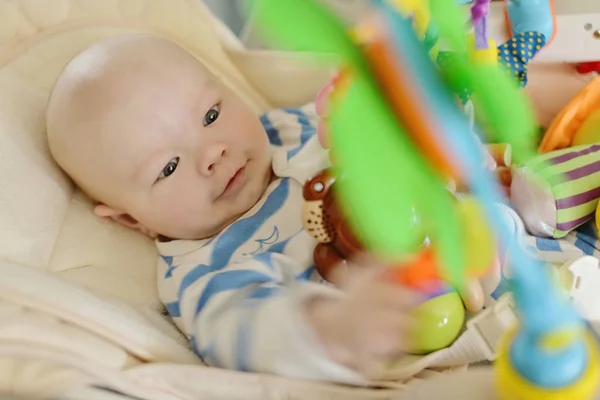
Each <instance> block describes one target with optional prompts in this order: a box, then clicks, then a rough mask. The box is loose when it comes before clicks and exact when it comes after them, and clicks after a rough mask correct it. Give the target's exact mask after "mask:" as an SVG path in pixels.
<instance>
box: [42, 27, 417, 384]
mask: <svg viewBox="0 0 600 400" xmlns="http://www.w3.org/2000/svg"><path fill="white" fill-rule="evenodd" d="M317 122H318V116H317V115H316V113H315V111H314V105H312V104H310V105H307V106H306V107H303V108H301V109H285V110H273V111H271V112H268V113H267V114H265V115H263V116H262V117H261V118H259V117H257V116H255V114H254V112H253V111H252V110H251V109H250V108H249V107H248V106H247V105H246V104H244V102H243V101H242V100H241V99H240V98H239V97H238V96H237V95H236V94H235V93H234V92H232V91H231V90H230V89H228V88H227V87H226V86H225V85H224V84H223V83H222V82H221V81H220V80H219V79H218V78H217V77H216V76H214V75H213V74H212V73H211V72H210V71H208V70H207V69H206V68H205V67H204V66H203V65H202V64H201V63H200V62H198V60H196V59H195V58H194V57H193V56H191V55H190V54H189V53H187V52H186V51H184V50H183V49H181V48H179V47H178V46H176V45H174V44H172V43H170V42H168V41H165V40H162V39H158V38H154V37H151V36H146V35H131V36H123V37H118V38H113V39H109V40H107V41H104V42H101V43H99V44H96V45H94V46H92V47H90V48H89V49H87V50H85V51H84V52H83V53H81V54H79V55H78V56H77V57H76V58H75V59H74V60H73V61H72V62H71V63H70V64H69V65H68V66H67V67H66V68H65V70H64V72H63V73H62V75H61V76H60V78H59V79H58V82H57V83H56V86H55V89H54V91H53V93H52V96H51V99H50V103H49V106H48V111H47V127H48V140H49V145H50V149H51V152H52V155H53V156H54V158H55V160H56V161H57V163H58V164H59V165H60V166H61V167H62V168H63V169H64V171H65V172H66V173H67V174H68V175H69V176H70V177H71V178H72V179H73V180H74V181H75V182H76V184H77V185H79V187H80V188H81V189H82V190H83V191H84V192H85V193H87V194H88V195H89V196H90V197H91V198H92V199H94V201H95V202H96V204H97V205H96V206H95V208H94V212H95V213H96V215H98V216H99V217H103V218H111V219H113V220H114V221H116V222H118V223H121V224H123V225H125V226H127V227H129V228H132V229H136V230H138V231H140V232H142V233H144V234H146V235H148V236H150V237H152V238H155V239H156V243H157V246H158V249H159V252H160V255H161V259H160V260H159V269H158V286H159V293H160V296H161V299H162V301H163V302H164V304H165V306H166V308H167V310H168V311H169V313H170V315H171V316H172V318H173V320H174V321H175V322H176V323H177V325H178V326H179V328H180V329H181V330H182V331H183V332H184V333H185V334H186V335H187V336H188V337H189V340H190V342H191V344H192V346H193V347H194V349H195V351H196V353H197V354H198V355H199V356H200V357H202V358H203V360H204V361H206V362H207V363H208V364H209V365H213V366H218V367H223V368H231V369H238V370H242V371H254V372H268V373H274V374H279V375H286V376H293V377H297V378H308V379H321V380H332V381H338V382H347V383H354V384H360V383H364V382H366V379H367V376H368V374H369V373H371V372H374V371H375V369H376V368H377V367H378V366H379V365H381V363H382V362H383V361H385V360H387V359H388V358H390V357H393V356H395V355H397V354H399V353H401V352H402V351H404V350H405V347H406V342H407V337H408V336H409V335H410V334H411V331H410V327H411V320H410V317H409V314H408V313H407V311H408V310H409V309H410V308H411V307H412V306H414V305H415V304H417V303H418V302H419V301H420V298H419V296H418V295H417V294H415V293H413V292H411V291H410V290H408V289H406V288H402V287H398V286H396V285H392V284H390V283H386V281H384V280H383V279H381V272H382V268H380V267H377V266H376V265H372V263H370V262H368V261H364V262H362V263H360V264H361V265H364V264H370V265H369V268H362V269H361V268H351V269H350V270H349V273H347V274H345V275H344V279H343V281H342V280H340V281H339V282H336V283H337V285H336V287H333V286H331V285H327V284H323V280H322V279H321V277H319V276H318V274H317V273H316V271H315V269H314V267H313V261H312V250H313V249H314V246H315V242H314V241H313V239H311V237H310V236H309V235H308V234H307V233H306V232H305V231H304V229H303V228H302V225H301V218H300V210H301V205H302V201H303V200H302V190H303V184H304V182H305V181H306V180H307V179H309V178H310V177H311V176H312V175H314V174H315V173H316V172H318V171H320V170H321V169H323V168H325V167H327V166H328V165H329V164H328V156H327V151H326V150H324V149H323V148H322V147H321V146H320V145H319V142H318V140H317V137H316V135H315V134H314V132H315V126H316V124H317ZM124 267H125V268H126V266H124Z"/></svg>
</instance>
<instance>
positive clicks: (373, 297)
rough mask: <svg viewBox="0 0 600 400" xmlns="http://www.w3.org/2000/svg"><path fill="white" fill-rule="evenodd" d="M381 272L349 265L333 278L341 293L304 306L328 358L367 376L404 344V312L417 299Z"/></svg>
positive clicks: (408, 319)
mask: <svg viewBox="0 0 600 400" xmlns="http://www.w3.org/2000/svg"><path fill="white" fill-rule="evenodd" d="M384 274H385V269H384V268H373V267H369V268H353V267H349V269H348V270H346V271H345V272H344V282H336V283H338V286H339V287H340V288H341V289H342V290H343V291H344V292H345V293H346V296H345V297H342V298H340V299H319V300H315V301H314V302H313V303H312V304H310V305H309V306H308V307H307V310H306V312H307V317H308V320H309V323H311V325H312V327H313V328H314V329H315V331H316V332H317V335H318V336H319V337H320V339H321V341H322V343H323V344H324V346H325V348H326V349H327V351H328V353H329V356H330V357H331V359H333V360H334V361H336V362H337V363H340V364H342V365H345V366H347V367H349V368H353V369H355V370H357V371H360V372H363V373H365V374H367V375H369V374H370V373H373V372H375V371H374V369H375V368H376V367H377V366H378V365H380V363H381V362H382V361H385V360H386V359H388V358H390V357H393V356H397V355H398V354H401V353H403V352H405V351H406V350H407V349H408V344H409V343H408V341H409V338H410V335H411V326H412V323H411V317H410V316H409V313H408V311H409V310H410V309H411V308H412V307H414V306H416V305H417V304H418V303H419V301H420V300H421V296H420V295H419V294H417V293H416V292H414V291H412V290H410V289H408V288H406V287H402V286H399V285H398V284H393V283H391V282H390V281H389V280H386V279H384Z"/></svg>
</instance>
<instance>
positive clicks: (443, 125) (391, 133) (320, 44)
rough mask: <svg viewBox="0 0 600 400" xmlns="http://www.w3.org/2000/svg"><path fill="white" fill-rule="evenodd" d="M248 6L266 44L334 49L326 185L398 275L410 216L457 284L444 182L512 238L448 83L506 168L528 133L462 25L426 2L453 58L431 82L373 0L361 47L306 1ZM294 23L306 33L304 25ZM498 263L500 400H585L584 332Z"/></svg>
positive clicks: (403, 27) (408, 242)
mask: <svg viewBox="0 0 600 400" xmlns="http://www.w3.org/2000/svg"><path fill="white" fill-rule="evenodd" d="M523 1H525V0H523ZM531 1H533V0H531ZM258 4H259V7H258V17H259V19H260V20H261V21H262V23H263V24H264V26H265V29H270V32H271V34H272V36H273V38H277V39H278V40H280V41H281V42H282V43H287V45H289V46H292V47H293V48H294V49H295V50H312V51H323V52H328V53H336V54H337V55H339V57H340V58H341V61H342V64H343V65H344V68H345V69H347V70H348V73H349V74H350V75H351V77H352V79H351V84H348V85H343V88H342V89H343V90H341V91H340V92H339V93H335V94H334V99H335V101H334V104H333V105H332V112H331V115H330V128H331V143H332V145H331V149H332V156H333V159H334V160H335V164H336V168H339V170H340V171H342V172H341V174H342V175H339V176H342V177H343V179H339V180H338V181H336V183H335V184H336V189H335V195H336V198H337V199H338V200H339V202H340V208H341V210H342V212H343V213H344V214H345V215H346V217H347V218H348V222H349V224H350V226H351V228H352V230H353V232H355V233H356V236H357V237H358V238H360V241H361V243H363V244H364V245H365V247H366V248H367V250H368V251H371V252H373V253H374V254H375V255H376V256H377V257H378V258H380V259H382V260H384V261H386V262H389V263H390V264H391V265H397V264H400V267H402V266H403V265H402V261H403V260H406V258H407V257H409V256H410V255H415V254H419V252H420V247H421V245H422V241H421V239H422V238H419V236H415V235H414V229H412V227H411V226H407V225H406V224H405V221H407V220H409V219H410V216H411V215H412V214H413V212H414V209H416V211H417V213H418V215H419V216H420V218H421V220H422V223H423V226H424V230H425V232H427V234H428V235H429V237H430V240H431V243H432V244H434V247H433V251H434V255H435V258H436V260H437V265H438V266H439V267H440V268H443V269H444V270H445V271H440V273H441V274H442V275H443V276H448V277H449V283H450V284H451V285H452V286H455V287H457V288H461V287H464V284H465V280H466V276H467V275H468V271H466V268H467V267H471V266H469V265H468V264H467V263H466V260H467V259H468V256H467V255H466V254H465V253H464V249H465V246H464V243H465V242H466V240H467V239H466V238H465V237H464V235H463V232H465V231H464V229H465V227H464V225H463V224H464V221H463V220H462V219H461V217H460V207H458V206H457V202H456V200H455V199H454V198H453V196H452V195H451V194H450V193H449V192H448V190H447V189H446V183H447V179H448V178H451V177H454V178H458V179H459V180H464V181H465V182H466V183H467V184H468V185H469V188H470V189H471V190H472V192H473V194H474V195H475V196H477V199H478V202H479V204H481V206H482V207H483V209H484V210H485V213H486V216H487V220H488V221H489V222H490V223H491V225H492V226H493V227H494V228H495V230H496V232H497V233H498V235H499V238H500V240H501V241H502V243H505V244H508V243H511V241H512V240H513V237H512V234H513V232H512V230H511V228H510V227H509V226H508V225H507V224H506V222H505V221H504V220H503V218H502V216H501V215H500V213H499V212H498V210H497V206H496V204H497V203H500V202H502V201H505V199H503V196H502V194H501V191H500V189H499V188H498V185H497V183H496V182H495V180H494V179H493V177H492V176H491V174H490V172H489V171H487V170H485V169H484V168H481V165H482V154H481V148H480V146H479V145H478V143H477V141H476V140H475V139H474V138H473V136H472V135H471V127H470V126H469V124H468V122H467V121H466V118H465V117H464V115H463V114H462V112H461V110H460V109H459V107H458V105H457V104H456V101H455V97H454V95H453V92H452V89H451V88H454V87H456V85H455V83H456V82H468V83H469V87H470V88H472V92H473V93H475V96H474V98H473V101H474V102H475V105H476V107H478V113H480V115H481V116H482V120H483V121H485V122H486V125H485V128H486V129H485V133H486V136H487V137H491V138H493V139H494V140H496V141H498V142H507V143H510V144H511V148H512V151H513V156H514V158H515V160H516V161H517V162H525V161H526V160H527V159H529V158H531V157H532V156H533V155H534V154H535V152H534V145H533V143H534V138H535V135H536V134H537V126H536V124H535V120H534V118H533V115H532V111H531V108H530V105H529V104H528V103H527V101H526V99H525V97H524V95H523V93H522V92H521V91H520V90H519V89H518V87H517V86H516V85H514V82H512V81H511V80H510V79H508V78H507V77H506V75H505V74H504V73H503V72H502V71H500V69H499V68H498V67H497V66H491V65H489V64H486V63H478V62H471V61H472V60H469V58H468V56H467V54H466V49H467V48H468V46H467V36H466V34H465V31H464V23H463V22H464V21H463V17H462V14H461V12H460V10H459V9H458V7H457V6H456V5H455V4H453V3H452V2H448V1H446V0H429V2H427V3H425V4H426V5H427V6H428V7H429V10H430V12H431V18H432V23H434V24H435V25H436V26H437V27H438V28H439V33H440V39H443V40H444V42H445V43H447V44H448V47H449V50H451V51H453V52H456V53H457V57H456V58H455V60H454V61H453V63H452V66H451V68H448V69H447V70H446V71H445V72H446V74H445V75H444V76H441V74H440V71H439V69H438V68H436V66H435V65H434V63H433V62H432V60H431V57H430V55H429V54H428V53H427V51H426V50H425V49H423V46H422V44H421V42H419V40H418V39H417V37H416V36H415V34H414V31H413V28H412V26H411V25H410V23H409V22H408V21H407V20H406V19H404V18H402V17H401V16H400V15H399V14H398V13H396V12H394V11H393V10H392V9H391V8H390V7H389V5H386V4H383V3H382V2H381V1H377V2H375V3H374V6H375V7H376V10H377V12H376V14H375V15H374V19H373V20H374V21H378V22H379V23H378V24H374V27H375V28H377V29H376V30H375V35H374V36H373V37H372V38H370V39H371V41H370V43H369V46H359V45H357V44H356V43H354V42H353V41H352V39H351V38H350V37H349V36H348V35H347V33H346V29H345V27H344V26H343V24H342V23H341V22H340V21H339V20H338V19H337V18H336V17H334V16H333V15H332V14H331V13H328V12H327V11H326V10H325V9H324V8H322V7H320V6H319V5H318V4H317V3H315V2H313V1H310V0H262V1H258ZM300 21H301V22H300ZM307 21H309V25H310V27H311V29H310V30H306V29H304V28H305V27H306V24H307ZM373 50H377V51H373ZM499 105H501V107H499ZM366 133H368V136H366ZM510 259H511V260H514V263H513V265H511V266H512V269H511V273H512V280H511V283H512V293H513V298H514V302H515V305H516V307H517V309H518V311H519V314H520V315H519V316H520V321H519V326H518V328H517V329H516V330H514V331H513V332H511V333H510V334H509V335H508V336H506V338H505V339H506V340H505V341H504V345H503V347H502V348H501V351H500V355H499V362H498V363H497V379H498V386H497V390H498V393H499V395H500V396H501V398H503V399H518V398H527V399H536V398H564V397H570V398H580V399H587V398H590V397H591V395H592V393H593V390H595V388H596V386H597V384H598V378H599V376H600V375H599V371H598V365H599V362H598V361H599V360H598V354H597V349H596V343H594V342H593V341H592V340H590V338H591V334H590V333H589V331H588V328H587V325H586V324H585V323H584V322H583V320H582V319H581V318H580V317H579V315H578V314H577V313H576V312H575V310H574V309H573V307H572V306H571V305H570V304H569V303H568V302H567V300H566V299H565V298H564V297H562V296H560V295H559V293H558V292H557V289H556V287H555V285H554V283H553V282H552V280H551V277H550V276H549V274H548V272H547V271H546V270H545V268H544V266H543V265H541V263H539V262H538V261H536V260H534V259H532V258H531V257H530V256H529V255H528V254H527V253H526V252H525V251H524V249H523V248H522V247H521V246H513V247H512V249H511V257H510ZM422 334H426V332H422ZM558 395H560V396H559V397H557V396H558Z"/></svg>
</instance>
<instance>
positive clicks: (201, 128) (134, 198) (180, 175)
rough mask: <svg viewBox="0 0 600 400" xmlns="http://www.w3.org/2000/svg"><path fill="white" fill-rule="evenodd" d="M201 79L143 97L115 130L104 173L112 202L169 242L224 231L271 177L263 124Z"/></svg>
mask: <svg viewBox="0 0 600 400" xmlns="http://www.w3.org/2000/svg"><path fill="white" fill-rule="evenodd" d="M196 78H197V80H196V81H187V82H180V83H181V85H176V84H172V85H164V87H163V88H164V89H165V90H167V91H168V92H162V93H160V91H157V92H155V93H149V92H147V91H146V89H147V88H143V89H141V90H142V92H144V93H146V96H144V98H140V99H139V101H141V103H138V105H139V106H140V107H137V106H135V105H134V106H133V108H134V109H135V110H130V112H128V113H129V114H131V115H130V116H129V118H130V120H129V121H124V123H123V124H122V125H117V126H118V129H117V130H116V131H115V132H119V134H118V136H116V137H115V139H116V140H115V141H114V148H113V149H112V153H113V154H114V158H113V157H111V158H106V164H105V165H103V166H102V167H103V168H105V169H107V170H108V171H107V172H108V173H109V174H110V175H111V176H114V179H113V180H111V181H110V182H108V184H110V185H111V186H112V188H108V191H109V192H111V193H114V194H115V195H116V198H114V199H113V200H112V201H111V202H113V203H114V204H115V205H117V206H118V207H119V208H120V209H122V210H123V211H124V212H125V213H127V214H129V215H131V216H132V217H133V218H134V219H135V220H137V221H138V222H139V223H140V224H142V225H143V226H144V227H146V228H147V229H148V230H150V231H153V232H156V233H160V234H162V235H164V236H167V237H170V238H178V239H198V238H205V237H209V236H212V235H214V234H216V233H217V232H219V231H221V230H222V229H223V228H225V227H226V226H227V225H229V224H230V223H232V222H233V221H235V220H236V219H237V218H238V217H239V216H240V215H241V214H243V213H245V212H246V211H247V210H248V209H250V208H251V207H252V206H253V205H254V204H255V203H256V202H257V201H258V199H259V198H260V196H261V195H262V194H263V192H264V190H265V188H266V186H267V184H268V182H269V179H270V176H271V163H270V152H269V145H268V140H267V136H266V134H265V132H264V130H263V128H262V126H261V124H260V121H259V120H258V118H257V117H256V116H255V115H254V114H253V112H252V111H251V110H250V109H249V108H248V107H246V105H245V104H244V103H243V102H242V101H241V100H240V99H239V98H238V96H236V95H235V94H234V93H233V92H232V91H230V90H228V89H227V88H225V87H224V86H223V85H222V84H221V83H219V82H218V81H217V80H215V79H214V78H211V77H208V76H203V75H202V74H198V76H197V77H196ZM173 83H175V82H173ZM148 85H149V86H152V83H151V82H149V83H148ZM161 86H163V85H161ZM169 86H170V87H169ZM117 189H118V190H117Z"/></svg>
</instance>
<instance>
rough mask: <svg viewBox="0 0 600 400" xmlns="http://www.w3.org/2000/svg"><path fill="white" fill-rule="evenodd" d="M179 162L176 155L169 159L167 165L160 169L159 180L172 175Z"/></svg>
mask: <svg viewBox="0 0 600 400" xmlns="http://www.w3.org/2000/svg"><path fill="white" fill-rule="evenodd" d="M178 164H179V157H176V158H174V159H172V160H171V161H169V162H168V163H167V165H166V166H165V167H164V168H163V170H162V171H160V174H159V175H158V179H157V180H161V179H165V178H166V177H167V176H169V175H171V174H172V173H173V172H175V170H176V169H177V165H178Z"/></svg>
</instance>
